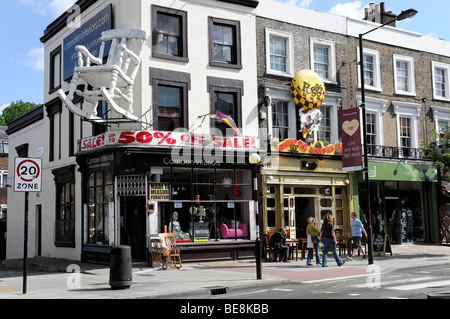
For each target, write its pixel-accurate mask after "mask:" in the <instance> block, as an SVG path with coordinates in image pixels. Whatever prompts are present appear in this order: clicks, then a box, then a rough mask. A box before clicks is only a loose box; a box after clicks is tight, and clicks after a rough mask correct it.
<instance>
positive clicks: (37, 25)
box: [0, 0, 450, 111]
mask: <svg viewBox="0 0 450 319" xmlns="http://www.w3.org/2000/svg"><path fill="white" fill-rule="evenodd" d="M123 1H127V0H123ZM260 1H264V0H260ZM277 1H281V2H289V3H291V4H293V5H298V6H302V7H305V8H309V9H312V10H318V11H323V12H330V13H334V14H339V15H344V16H352V17H356V18H360V17H361V18H362V15H363V8H364V6H366V5H367V4H368V3H370V2H375V3H380V1H370V0H367V1H366V0H363V1H351V0H350V1H345V0H334V1H332V0H277ZM73 3H75V1H74V0H0V40H1V50H0V75H1V76H0V111H1V109H2V108H3V107H4V106H5V105H8V104H9V103H11V102H15V101H17V100H23V101H25V102H34V103H43V95H44V94H43V90H44V89H43V87H44V85H43V82H44V70H43V67H44V64H43V61H44V59H43V58H44V56H43V45H42V43H41V42H40V40H39V39H40V38H41V37H42V35H43V34H44V30H45V28H46V27H47V26H48V25H49V24H50V23H51V22H52V21H53V20H54V19H56V18H57V17H58V16H60V15H61V14H63V13H64V11H65V10H67V9H68V8H69V7H70V6H71V5H72V4H73ZM167 3H168V4H169V5H170V4H171V3H172V0H167ZM385 3H386V9H387V11H393V12H394V13H397V14H398V13H400V12H401V11H402V10H406V9H409V8H414V9H416V10H418V11H419V13H418V15H416V17H414V18H413V19H411V20H407V21H402V22H400V24H399V27H401V28H403V29H407V30H411V31H415V32H419V33H421V34H425V35H430V36H433V37H436V38H443V39H446V40H450V19H449V16H448V12H450V1H448V0H445V1H444V0H431V1H424V0H408V1H406V0H395V1H394V0H391V1H385Z"/></svg>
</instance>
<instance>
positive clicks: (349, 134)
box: [341, 108, 362, 172]
mask: <svg viewBox="0 0 450 319" xmlns="http://www.w3.org/2000/svg"><path fill="white" fill-rule="evenodd" d="M341 123H342V170H343V171H346V172H352V171H359V170H362V147H361V125H360V116H359V108H351V109H347V110H342V112H341Z"/></svg>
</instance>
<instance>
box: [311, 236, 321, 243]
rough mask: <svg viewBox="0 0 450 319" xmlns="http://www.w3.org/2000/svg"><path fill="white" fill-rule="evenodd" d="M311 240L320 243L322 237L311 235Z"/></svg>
mask: <svg viewBox="0 0 450 319" xmlns="http://www.w3.org/2000/svg"><path fill="white" fill-rule="evenodd" d="M311 242H312V243H313V244H318V243H319V242H320V237H319V236H313V235H311Z"/></svg>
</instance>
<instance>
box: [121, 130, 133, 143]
mask: <svg viewBox="0 0 450 319" xmlns="http://www.w3.org/2000/svg"><path fill="white" fill-rule="evenodd" d="M134 141H135V138H134V132H127V131H125V132H121V133H120V137H119V140H118V141H117V142H118V143H120V144H130V143H133V142H134Z"/></svg>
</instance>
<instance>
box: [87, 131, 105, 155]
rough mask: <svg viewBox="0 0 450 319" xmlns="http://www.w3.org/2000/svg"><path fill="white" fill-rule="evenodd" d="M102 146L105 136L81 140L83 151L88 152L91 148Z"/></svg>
mask: <svg viewBox="0 0 450 319" xmlns="http://www.w3.org/2000/svg"><path fill="white" fill-rule="evenodd" d="M104 144H105V135H104V134H102V135H100V136H96V137H91V138H88V139H85V140H83V143H82V145H81V149H82V150H83V151H86V150H90V149H93V148H97V147H100V146H103V145H104Z"/></svg>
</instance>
